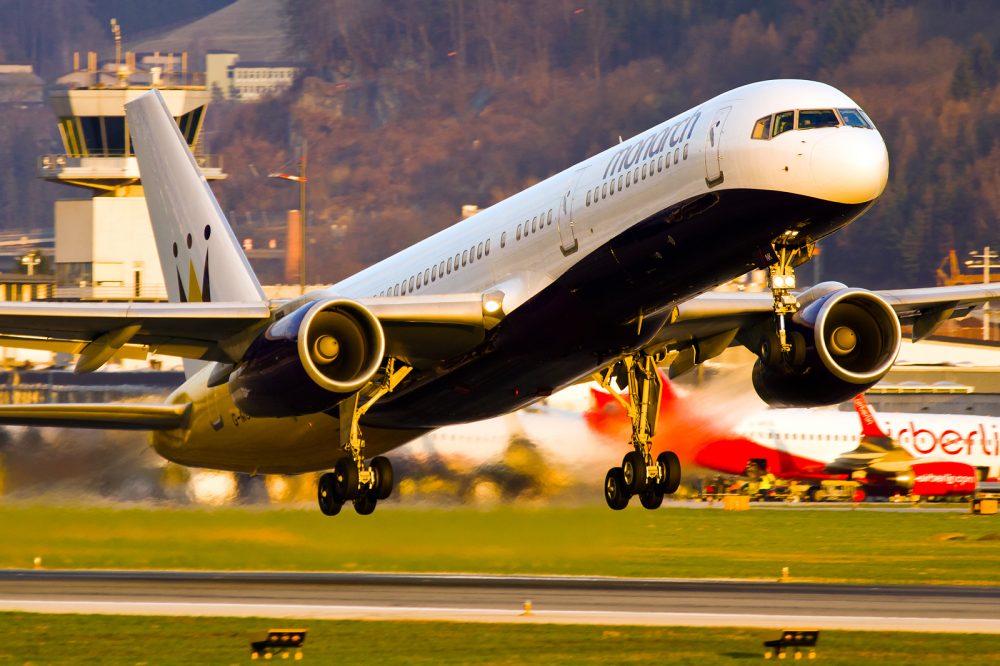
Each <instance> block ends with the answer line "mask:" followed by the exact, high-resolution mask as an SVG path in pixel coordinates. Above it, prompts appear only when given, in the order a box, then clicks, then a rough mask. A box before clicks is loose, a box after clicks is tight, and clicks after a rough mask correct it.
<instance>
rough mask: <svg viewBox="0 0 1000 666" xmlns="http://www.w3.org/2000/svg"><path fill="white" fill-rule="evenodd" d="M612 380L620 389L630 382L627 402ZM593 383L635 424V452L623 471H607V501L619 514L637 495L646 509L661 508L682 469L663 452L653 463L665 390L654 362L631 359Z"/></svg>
mask: <svg viewBox="0 0 1000 666" xmlns="http://www.w3.org/2000/svg"><path fill="white" fill-rule="evenodd" d="M612 378H615V379H616V380H617V383H618V384H619V385H622V384H625V383H626V382H627V384H628V390H629V399H628V400H625V399H624V398H622V397H621V396H620V395H619V394H618V392H617V391H616V390H614V388H612V386H611V379H612ZM594 379H595V380H597V382H598V383H600V384H601V386H603V387H604V388H605V390H607V391H608V392H609V393H610V394H611V395H612V396H613V397H614V398H615V399H616V400H617V401H618V402H619V403H620V404H621V405H622V407H623V408H624V409H625V411H626V413H627V414H628V415H629V420H630V421H631V422H632V441H631V444H632V450H631V451H629V452H628V453H626V454H625V457H624V458H623V459H622V466H621V467H613V468H612V469H610V470H608V473H607V476H605V478H604V499H605V501H607V503H608V506H609V507H611V508H612V509H614V510H616V511H620V510H622V509H624V508H625V507H626V506H628V503H629V499H631V498H632V497H633V496H634V495H638V496H639V500H640V502H642V505H643V506H644V507H646V508H647V509H656V508H659V506H660V504H662V503H663V496H664V495H669V494H671V493H674V492H675V491H676V490H677V487H678V486H679V485H680V480H681V465H680V461H679V460H678V459H677V455H676V454H674V453H673V452H671V451H664V452H663V453H661V454H660V455H658V456H657V457H656V459H655V460H654V459H653V454H652V449H653V434H654V433H655V431H656V422H657V420H658V417H659V412H660V390H661V388H662V386H663V382H662V380H661V379H660V374H659V372H657V368H656V361H655V359H654V358H653V357H652V356H650V355H649V354H645V353H642V352H640V353H638V354H633V355H629V356H626V357H625V358H623V359H622V360H621V361H619V362H618V363H615V364H614V365H612V366H611V367H610V368H608V369H607V370H605V371H604V372H602V373H598V374H596V375H594Z"/></svg>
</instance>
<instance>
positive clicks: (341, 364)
mask: <svg viewBox="0 0 1000 666" xmlns="http://www.w3.org/2000/svg"><path fill="white" fill-rule="evenodd" d="M384 355H385V335H384V333H383V332H382V325H381V324H380V323H379V321H378V319H377V318H376V317H375V315H373V314H372V313H371V312H369V311H368V310H367V309H366V308H365V307H364V306H362V305H361V304H359V303H356V302H354V301H351V300H348V299H343V298H331V299H327V300H322V301H316V302H314V303H307V304H306V305H303V306H302V307H300V308H299V309H297V310H295V311H294V312H291V313H289V314H288V315H286V316H285V317H283V318H282V319H279V320H278V321H276V322H274V323H273V324H271V325H270V326H269V327H268V328H267V330H266V331H264V333H263V334H262V335H261V336H260V337H258V338H257V339H256V340H254V342H253V343H252V344H251V345H250V348H249V349H248V350H247V353H246V354H245V355H244V357H243V361H242V362H241V363H240V365H239V367H238V368H237V369H236V371H235V372H234V373H233V374H232V376H231V377H230V379H229V388H230V391H231V393H232V396H233V400H234V402H235V403H236V406H237V407H239V408H240V409H241V410H243V411H244V412H245V413H246V414H248V415H250V416H261V417H263V416H297V415H300V414H313V413H315V412H319V411H323V410H326V409H329V408H331V407H334V406H335V405H337V404H339V403H340V402H342V401H343V400H344V399H345V398H347V397H348V396H350V395H351V394H353V393H355V392H356V391H358V390H359V389H360V388H361V387H363V386H364V385H365V384H366V383H367V382H368V381H369V380H370V379H371V378H372V376H373V375H374V374H375V373H376V372H377V371H378V369H379V366H380V365H381V363H382V358H383V356H384Z"/></svg>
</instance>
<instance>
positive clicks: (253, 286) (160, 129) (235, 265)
mask: <svg viewBox="0 0 1000 666" xmlns="http://www.w3.org/2000/svg"><path fill="white" fill-rule="evenodd" d="M125 116H126V118H127V119H128V126H129V131H130V133H131V137H132V145H133V146H134V148H135V156H136V160H137V161H138V162H139V173H140V176H141V177H142V188H143V192H144V194H145V196H146V205H147V206H148V207H149V217H150V219H151V220H152V224H153V236H154V238H155V239H156V251H157V254H158V255H159V257H160V264H161V266H162V267H163V277H164V280H165V282H166V285H167V293H168V295H169V297H170V301H171V302H174V303H182V302H197V301H217V302H221V301H229V302H242V303H249V302H258V303H259V302H262V301H264V300H265V296H264V292H263V290H262V289H261V288H260V284H259V283H258V282H257V277H256V276H255V275H254V272H253V269H251V268H250V262H249V261H247V258H246V255H245V254H243V249H242V248H241V247H240V244H239V241H237V239H236V236H235V235H234V234H233V230H232V229H231V228H230V227H229V222H228V221H227V220H226V216H225V215H224V214H223V213H222V209H221V208H220V207H219V202H218V201H216V199H215V195H214V194H212V190H211V188H210V187H209V186H208V181H207V180H205V177H204V176H203V175H202V173H201V169H199V168H198V163H197V162H196V161H195V158H194V156H193V155H192V154H191V150H190V149H189V148H188V144H187V141H186V140H185V139H184V137H183V136H182V135H181V132H180V129H179V128H178V127H177V123H176V122H175V121H174V118H173V116H172V115H171V114H170V110H169V109H168V108H167V104H166V102H165V101H164V100H163V97H162V95H160V92H159V91H158V90H155V89H154V90H150V91H149V92H147V93H143V94H142V95H140V96H139V97H137V98H136V99H134V100H132V101H131V102H128V103H127V104H126V105H125Z"/></svg>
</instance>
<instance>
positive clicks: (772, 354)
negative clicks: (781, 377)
mask: <svg viewBox="0 0 1000 666" xmlns="http://www.w3.org/2000/svg"><path fill="white" fill-rule="evenodd" d="M758 355H759V356H760V360H761V362H762V363H763V364H764V365H766V366H767V367H769V368H773V367H774V366H776V365H779V364H780V363H781V339H780V338H778V334H777V333H775V332H774V331H768V332H767V333H765V334H764V337H763V338H762V339H761V341H760V352H759V354H758Z"/></svg>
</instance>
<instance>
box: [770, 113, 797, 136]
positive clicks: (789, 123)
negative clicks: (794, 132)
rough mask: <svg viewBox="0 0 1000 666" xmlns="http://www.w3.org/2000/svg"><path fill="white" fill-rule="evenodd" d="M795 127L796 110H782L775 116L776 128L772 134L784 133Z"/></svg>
mask: <svg viewBox="0 0 1000 666" xmlns="http://www.w3.org/2000/svg"><path fill="white" fill-rule="evenodd" d="M793 127H795V112H794V111H782V112H781V113H779V114H776V115H775V116H774V130H773V131H772V133H771V136H778V135H779V134H784V133H785V132H787V131H788V130H790V129H792V128H793Z"/></svg>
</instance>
